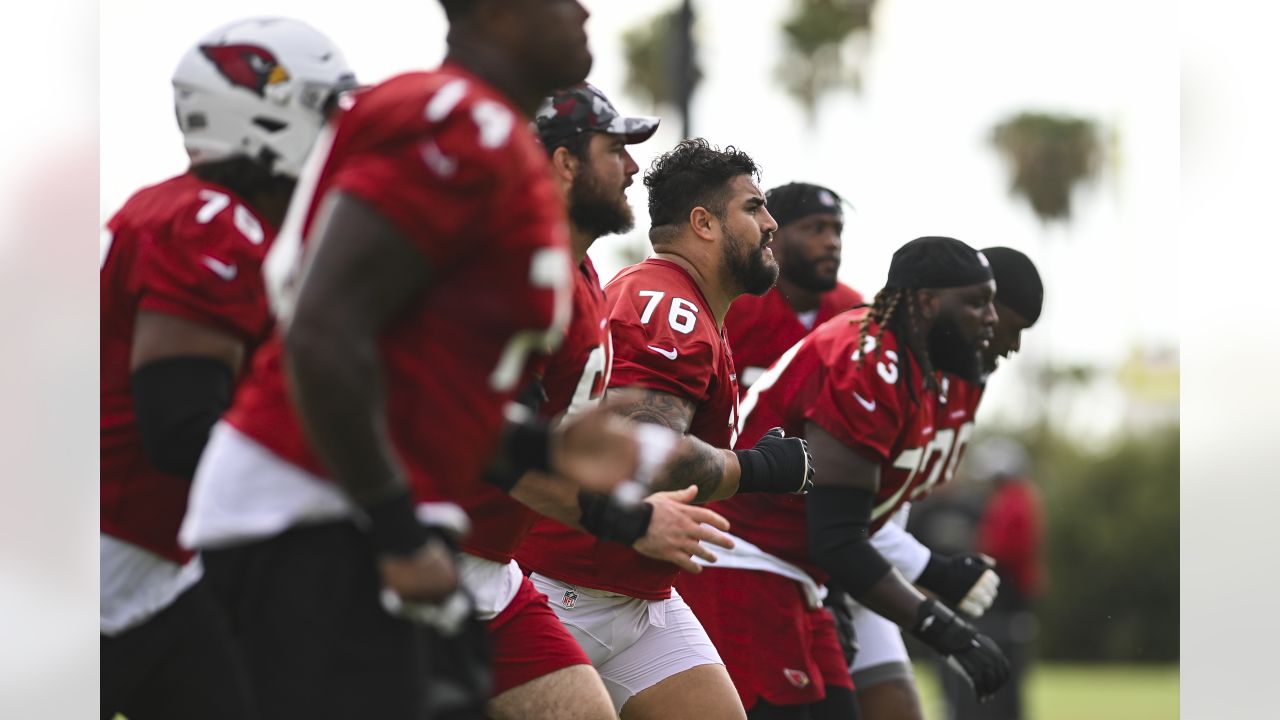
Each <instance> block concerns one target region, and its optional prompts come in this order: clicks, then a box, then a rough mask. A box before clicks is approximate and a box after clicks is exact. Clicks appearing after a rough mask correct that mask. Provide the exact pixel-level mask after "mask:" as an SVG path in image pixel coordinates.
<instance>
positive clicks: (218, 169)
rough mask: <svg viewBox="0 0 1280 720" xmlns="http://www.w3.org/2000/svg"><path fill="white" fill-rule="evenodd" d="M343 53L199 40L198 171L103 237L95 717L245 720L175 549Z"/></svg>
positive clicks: (188, 61) (253, 29)
mask: <svg viewBox="0 0 1280 720" xmlns="http://www.w3.org/2000/svg"><path fill="white" fill-rule="evenodd" d="M353 85H354V76H353V75H352V73H351V70H350V68H348V66H347V63H346V61H345V60H344V59H343V56H342V52H341V51H340V50H339V49H338V48H337V47H335V46H334V44H333V43H332V42H330V40H329V39H328V38H326V37H325V36H324V35H322V34H321V33H319V32H317V31H316V30H315V29H314V28H311V27H310V26H308V25H306V24H304V23H302V22H299V21H296V20H290V19H286V18H271V19H263V18H255V19H246V20H239V21H236V22H232V23H229V24H227V25H224V26H223V27H220V28H218V29H217V30H215V31H213V32H212V33H210V34H208V35H206V36H205V37H203V38H201V39H200V40H199V41H197V42H196V44H195V45H194V46H193V47H191V49H189V50H188V51H187V52H186V54H185V55H183V57H182V59H181V61H180V62H179V63H178V67H177V70H176V71H175V72H174V75H173V89H174V109H175V111H176V114H177V118H178V126H179V128H180V129H181V131H182V135H183V140H184V143H185V145H186V149H187V153H188V154H189V156H190V158H191V165H190V168H189V169H188V170H187V172H185V173H183V174H181V175H179V176H177V177H174V178H170V179H168V180H165V181H164V182H161V183H158V184H156V185H152V186H150V187H147V188H144V189H142V190H140V191H138V192H137V193H135V194H134V195H133V196H132V197H131V198H130V199H129V200H128V202H126V203H125V205H124V207H122V208H121V209H120V210H119V211H118V212H117V213H116V214H115V215H114V216H113V217H112V218H111V220H110V221H109V222H108V223H107V227H106V230H105V234H104V241H105V242H104V246H103V260H102V268H101V329H102V338H101V371H100V372H101V393H102V408H101V428H102V435H101V462H102V467H101V532H102V538H101V585H100V587H101V598H100V600H101V632H102V636H101V654H102V690H101V709H102V716H103V717H104V718H110V717H113V716H114V715H115V714H116V713H117V712H120V713H125V714H127V715H128V716H129V717H130V718H135V719H139V720H141V719H144V718H162V717H166V718H167V717H183V718H205V717H208V718H237V717H246V716H247V715H248V713H249V708H248V704H247V703H248V701H247V696H246V693H247V683H246V682H245V679H244V676H243V672H242V671H241V670H240V668H239V666H238V665H237V664H236V663H235V662H234V661H233V657H234V652H233V650H232V649H231V648H232V646H231V645H230V643H229V640H228V637H227V630H226V625H225V621H224V619H223V618H222V617H221V615H220V613H219V612H218V611H217V609H216V605H215V604H214V602H213V601H212V599H211V598H210V596H209V592H208V589H207V588H206V586H205V583H204V582H202V581H201V580H200V578H201V573H202V570H201V565H200V562H199V560H198V559H194V558H193V557H192V555H191V553H190V552H188V551H187V550H184V549H183V548H181V547H179V545H178V540H177V535H178V525H179V523H180V522H181V520H182V515H183V512H184V510H185V507H186V500H187V491H188V488H189V485H190V482H191V478H192V475H193V473H194V471H195V467H196V461H197V459H198V458H199V457H200V453H201V451H202V449H203V448H204V446H205V441H206V440H207V438H208V435H209V429H210V428H211V427H212V426H213V424H214V422H215V421H216V420H217V419H218V417H219V416H220V415H221V414H222V413H223V411H224V410H226V408H227V407H228V405H229V404H230V403H231V394H232V390H233V388H234V386H235V385H236V383H237V380H238V379H239V378H240V376H241V371H242V369H243V368H244V367H245V364H246V362H247V358H248V357H249V356H250V355H251V354H252V353H253V351H254V349H255V348H256V347H257V345H258V344H259V343H260V342H261V341H262V340H263V339H264V338H265V336H266V335H267V333H268V331H269V328H270V326H271V325H270V319H269V313H268V310H267V300H266V295H265V290H264V288H263V283H262V276H261V273H260V266H261V264H262V261H263V257H264V256H265V254H266V252H267V250H268V248H270V247H271V244H272V242H273V240H274V239H275V236H276V231H277V228H278V227H279V226H280V223H281V220H282V219H283V217H284V214H285V209H286V206H287V205H288V202H289V197H290V194H291V192H292V191H293V188H294V186H295V184H296V178H297V176H298V172H299V169H300V166H301V165H302V163H303V159H304V158H305V156H306V154H307V152H308V150H309V149H310V148H311V146H312V144H313V142H314V141H315V139H316V136H317V134H318V133H319V132H320V128H321V126H322V125H323V124H324V122H325V120H326V118H327V116H328V115H329V113H330V111H331V110H332V109H333V108H334V107H336V103H337V100H338V96H339V94H340V93H342V92H343V91H344V90H346V89H348V88H350V87H352V86H353Z"/></svg>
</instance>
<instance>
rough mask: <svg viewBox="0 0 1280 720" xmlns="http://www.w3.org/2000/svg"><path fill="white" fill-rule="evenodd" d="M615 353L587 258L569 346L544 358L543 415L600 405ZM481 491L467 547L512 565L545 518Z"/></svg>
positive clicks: (579, 276) (576, 290)
mask: <svg viewBox="0 0 1280 720" xmlns="http://www.w3.org/2000/svg"><path fill="white" fill-rule="evenodd" d="M611 352H612V346H611V344H610V342H609V323H608V320H607V318H606V315H605V310H604V290H603V289H601V287H600V278H599V276H597V275H596V268H595V266H594V265H592V264H591V258H583V260H582V262H581V263H580V264H579V265H578V267H577V268H576V272H574V274H573V317H572V318H571V319H570V321H569V327H568V329H567V330H566V331H565V336H564V342H562V343H561V344H560V347H559V348H557V349H556V351H555V352H554V353H552V355H551V357H549V358H547V359H546V360H545V366H544V367H543V370H542V373H543V374H542V387H543V390H544V391H545V392H546V394H547V399H546V401H545V402H544V403H543V404H542V408H541V413H542V415H543V416H544V417H546V418H553V417H555V416H557V415H559V414H561V413H562V412H565V411H566V410H568V411H571V412H573V411H579V410H582V409H583V408H586V407H588V406H590V405H591V404H593V403H598V402H600V399H601V398H603V397H604V390H605V387H606V383H607V382H608V377H609V364H608V363H609V357H610V354H611ZM479 493H480V498H479V499H478V500H476V501H474V502H470V503H467V504H466V505H465V506H466V507H467V508H468V511H469V512H470V514H471V522H472V528H473V529H472V532H471V534H470V535H469V536H468V537H467V542H466V543H464V544H463V548H464V549H466V550H467V551H468V552H470V553H473V554H475V555H479V556H480V557H484V558H488V559H490V560H494V561H497V562H507V561H508V560H510V559H511V558H512V557H513V556H514V554H515V549H516V547H518V546H519V545H520V542H521V541H522V540H524V537H525V536H526V535H527V534H528V533H529V529H530V528H532V527H533V524H534V523H535V522H537V521H538V519H539V518H541V517H542V516H541V515H539V514H538V513H536V512H534V511H533V510H531V509H529V508H528V507H527V506H525V505H524V504H522V503H521V502H519V501H518V500H515V499H514V498H512V497H511V496H510V495H508V494H507V493H505V492H502V491H501V490H498V489H497V488H495V487H492V486H490V485H482V486H481V487H480V489H479Z"/></svg>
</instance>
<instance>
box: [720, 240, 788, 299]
mask: <svg viewBox="0 0 1280 720" xmlns="http://www.w3.org/2000/svg"><path fill="white" fill-rule="evenodd" d="M724 239H725V243H724V262H725V266H726V267H727V268H728V270H729V277H731V278H733V280H734V282H736V283H737V284H738V287H740V288H742V289H743V291H744V292H746V293H748V294H750V295H763V294H765V293H767V292H769V288H771V287H773V284H774V283H776V282H777V281H778V263H777V262H773V263H769V262H765V259H764V247H763V246H761V245H760V244H759V242H757V243H756V245H755V247H753V248H750V249H748V250H747V252H745V253H743V252H742V250H741V248H740V246H741V245H744V244H745V243H742V242H740V241H739V240H738V238H737V236H736V235H733V234H731V233H730V232H729V231H728V229H726V230H725V234H724ZM761 239H763V238H761Z"/></svg>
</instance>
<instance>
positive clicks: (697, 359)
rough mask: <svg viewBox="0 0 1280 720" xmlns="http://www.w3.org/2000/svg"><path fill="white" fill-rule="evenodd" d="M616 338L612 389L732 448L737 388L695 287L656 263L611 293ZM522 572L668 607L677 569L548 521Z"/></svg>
mask: <svg viewBox="0 0 1280 720" xmlns="http://www.w3.org/2000/svg"><path fill="white" fill-rule="evenodd" d="M605 294H606V296H607V301H606V305H607V307H608V311H609V328H610V332H611V334H612V336H613V370H612V373H611V375H610V377H609V387H617V388H622V387H642V388H647V389H650V390H658V391H661V392H664V393H670V394H672V395H675V396H677V397H681V398H686V399H689V400H692V401H693V402H694V403H696V405H697V410H696V411H695V412H694V415H693V420H692V422H691V423H690V427H689V434H691V435H694V436H695V437H697V438H699V439H700V440H703V441H704V442H706V443H708V444H710V445H712V446H714V447H722V448H727V447H729V446H730V443H731V437H732V430H733V425H734V420H735V418H736V417H737V400H738V382H737V374H736V373H735V372H734V369H733V357H732V355H731V354H730V352H729V344H728V342H727V341H726V340H725V337H724V332H723V330H722V329H721V328H719V327H717V325H716V321H715V316H714V315H713V314H712V312H711V306H710V304H709V303H708V302H707V300H706V298H705V297H703V295H702V291H701V290H700V289H699V288H698V285H697V283H696V282H694V280H693V278H692V277H690V276H689V274H688V273H687V272H686V271H685V270H684V269H683V268H681V267H680V266H679V265H677V264H675V263H673V262H670V261H667V260H662V259H659V258H650V259H648V260H645V261H644V262H642V263H639V264H638V265H632V266H631V267H629V268H625V269H624V270H623V271H622V272H620V273H618V275H617V277H615V278H614V279H613V281H612V282H610V283H609V285H608V287H606V288H605ZM519 559H520V563H521V564H522V565H524V566H525V567H527V568H529V569H531V570H533V571H535V572H539V573H541V574H543V575H546V576H548V577H552V578H555V579H557V580H561V581H563V582H567V583H570V584H572V585H583V586H586V587H591V588H596V589H599V590H607V591H610V592H616V593H621V594H623V595H630V596H631V597H635V598H641V599H644V600H662V599H665V598H668V597H671V582H672V580H673V579H674V578H675V575H676V573H677V572H678V570H679V569H678V568H677V567H676V566H675V565H672V564H670V563H666V562H659V561H657V560H652V559H650V558H647V557H644V556H643V555H640V554H639V553H637V552H636V551H634V550H632V549H631V548H630V547H628V546H626V545H622V544H620V543H615V542H609V541H604V540H600V539H598V538H596V537H595V536H593V535H589V534H587V533H584V532H580V531H578V530H574V529H572V528H570V527H568V526H565V525H562V524H560V523H557V522H554V521H550V520H544V521H541V522H539V523H538V524H537V525H536V526H535V527H534V529H533V532H532V533H530V535H529V537H528V539H527V540H526V541H525V543H524V545H523V546H522V547H521V550H520V553H519Z"/></svg>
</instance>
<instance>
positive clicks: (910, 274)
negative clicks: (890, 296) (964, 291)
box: [884, 236, 992, 289]
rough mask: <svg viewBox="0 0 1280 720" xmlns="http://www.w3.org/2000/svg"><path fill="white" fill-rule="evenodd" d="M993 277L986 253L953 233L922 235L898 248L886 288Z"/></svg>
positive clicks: (948, 284) (942, 285) (944, 284)
mask: <svg viewBox="0 0 1280 720" xmlns="http://www.w3.org/2000/svg"><path fill="white" fill-rule="evenodd" d="M991 278H992V274H991V264H990V263H988V262H987V259H986V258H985V257H983V255H982V253H980V252H978V251H977V250H974V249H973V248H971V247H969V246H968V245H966V244H964V243H962V242H960V241H959V240H956V239H955V238H949V237H936V236H930V237H920V238H916V239H915V240H912V241H911V242H909V243H907V244H906V245H903V246H902V247H900V248H898V251H897V252H895V253H894V254H893V260H892V262H890V263H889V279H888V280H886V281H885V283H884V286H885V287H886V288H912V289H915V288H951V287H963V286H965V285H974V284H976V283H980V282H986V281H988V280H990V279H991Z"/></svg>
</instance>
